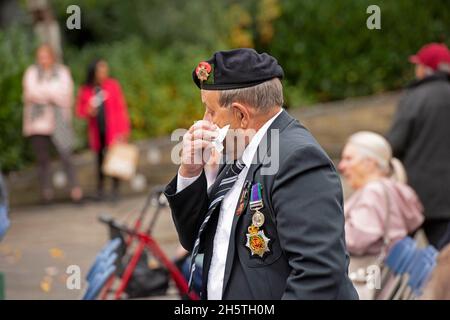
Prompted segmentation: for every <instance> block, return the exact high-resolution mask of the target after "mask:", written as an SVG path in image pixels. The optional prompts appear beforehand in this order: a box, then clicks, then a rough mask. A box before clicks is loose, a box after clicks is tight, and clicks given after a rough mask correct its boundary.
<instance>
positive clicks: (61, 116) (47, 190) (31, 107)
mask: <svg viewBox="0 0 450 320" xmlns="http://www.w3.org/2000/svg"><path fill="white" fill-rule="evenodd" d="M36 60H37V63H36V64H34V65H32V66H30V67H28V69H27V70H26V71H25V75H24V77H23V100H24V113H23V133H24V136H26V137H29V138H30V141H31V146H32V148H33V151H34V153H35V155H36V157H37V161H38V171H39V181H40V186H41V196H42V199H43V201H44V202H49V201H51V200H52V198H53V190H52V187H51V182H50V154H49V153H50V148H51V145H54V146H55V148H56V150H57V152H58V153H59V156H60V158H61V160H62V163H63V165H64V169H65V171H66V174H67V178H68V184H69V187H70V189H71V192H70V195H71V198H72V200H73V201H76V202H77V201H80V200H81V198H82V190H81V188H80V187H79V185H78V182H77V179H76V175H75V172H74V168H73V165H72V161H71V153H72V147H73V143H74V136H73V131H72V125H71V119H72V103H73V81H72V77H71V74H70V71H69V69H68V68H67V67H66V66H64V65H61V64H58V63H56V62H55V55H54V53H53V50H52V48H51V47H50V46H48V45H46V44H43V45H41V46H39V47H38V49H37V52H36Z"/></svg>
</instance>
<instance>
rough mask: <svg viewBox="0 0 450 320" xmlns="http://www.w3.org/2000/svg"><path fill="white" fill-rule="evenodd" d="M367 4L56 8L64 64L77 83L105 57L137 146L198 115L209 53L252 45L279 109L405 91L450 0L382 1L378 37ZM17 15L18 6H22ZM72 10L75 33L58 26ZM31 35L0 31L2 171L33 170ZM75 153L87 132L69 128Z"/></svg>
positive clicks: (133, 3) (444, 27)
mask: <svg viewBox="0 0 450 320" xmlns="http://www.w3.org/2000/svg"><path fill="white" fill-rule="evenodd" d="M372 2H373V1H370V0H346V1H334V0H323V1H316V0H247V1H237V0H217V1H209V0H195V1H183V0H152V1H148V0H129V1H123V0H97V1H96V0H79V1H73V0H58V1H53V2H52V5H53V9H54V11H55V14H56V17H57V19H58V21H59V24H60V26H61V30H62V33H63V34H62V36H63V48H64V62H65V63H66V64H67V65H69V66H70V68H71V70H72V74H73V77H74V80H75V83H76V85H77V88H78V86H79V85H80V84H81V83H82V82H83V81H84V78H85V69H86V66H87V64H88V63H89V62H90V61H91V60H92V59H93V58H96V57H102V58H104V59H106V60H107V61H108V62H109V64H110V67H111V72H112V75H113V76H114V77H115V78H117V79H118V80H119V81H120V83H121V85H122V87H123V89H124V92H125V95H126V99H127V103H128V106H129V110H130V115H131V119H132V125H133V139H143V138H147V137H151V136H159V135H164V134H167V133H169V132H171V131H172V130H173V129H175V128H179V127H188V126H190V124H191V123H192V121H193V120H195V119H198V118H199V117H201V116H202V114H203V109H202V106H201V103H200V98H199V92H198V89H197V88H196V87H195V86H194V85H193V83H192V81H191V72H192V70H193V68H194V67H195V66H196V65H197V63H198V62H199V61H201V60H204V59H207V58H209V57H210V56H211V55H212V53H213V52H214V51H217V50H226V49H231V48H236V47H254V48H256V49H257V50H258V51H267V52H269V53H270V54H272V55H274V56H275V57H277V58H278V60H279V62H280V63H281V65H282V66H283V68H284V70H285V73H286V79H285V80H284V85H285V96H286V99H285V100H286V106H287V107H290V108H294V107H302V106H305V105H309V104H311V103H314V102H321V101H329V100H334V99H342V98H346V97H352V96H359V95H368V94H372V93H378V92H382V91H386V90H393V89H399V88H401V87H402V86H403V85H404V84H405V83H406V82H408V81H409V80H411V79H412V76H413V72H412V68H411V66H410V65H409V63H408V60H407V57H408V56H409V55H410V54H412V53H414V52H416V51H417V50H418V49H419V48H420V47H421V46H422V45H423V44H424V43H427V42H432V41H439V42H446V43H447V44H448V43H449V38H450V3H449V1H448V0H433V1H426V0H396V1H389V0H379V1H377V3H376V4H377V5H379V6H380V8H381V25H382V29H381V30H368V29H367V28H366V20H367V18H368V16H369V14H367V13H366V9H367V7H368V6H369V5H371V4H373V3H372ZM21 3H22V5H23V1H22V2H21ZM71 4H77V5H78V6H80V8H81V30H68V29H67V28H65V24H66V19H67V17H68V14H67V13H66V9H67V7H68V6H69V5H71ZM32 39H33V37H32V30H31V26H30V24H29V23H28V24H27V23H21V25H19V26H13V27H9V28H3V29H0V40H1V41H0V50H1V52H0V70H1V71H0V103H1V105H0V123H1V126H0V150H2V151H1V154H0V165H2V167H3V169H4V170H7V171H8V170H12V169H17V168H20V167H22V166H23V165H24V164H26V163H27V161H29V160H30V156H29V151H28V146H27V145H26V142H25V141H24V139H23V138H22V137H21V118H22V113H21V112H22V109H21V106H22V103H21V77H22V75H23V72H24V70H25V68H26V66H27V65H29V64H30V63H32V61H33V51H34V48H35V46H36V43H35V42H33V40H32ZM75 127H76V130H77V133H78V137H80V143H79V149H83V148H85V147H86V139H85V125H84V123H83V122H82V121H79V120H77V121H76V122H75Z"/></svg>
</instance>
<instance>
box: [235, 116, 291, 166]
mask: <svg viewBox="0 0 450 320" xmlns="http://www.w3.org/2000/svg"><path fill="white" fill-rule="evenodd" d="M281 112H283V108H281V110H280V111H279V112H278V113H277V114H276V115H274V116H273V117H272V118H270V119H269V120H267V122H266V123H264V125H263V126H262V127H261V128H259V130H258V131H257V132H256V134H255V135H254V136H253V138H252V140H251V141H250V143H249V144H248V146H247V147H246V148H245V150H244V152H243V153H242V161H243V162H244V164H245V166H246V167H247V168H250V165H251V164H252V161H253V158H254V156H255V154H256V151H257V150H258V146H259V143H260V142H261V140H262V138H263V137H264V135H265V134H266V132H267V129H269V127H270V125H271V124H272V122H274V121H275V119H276V118H277V117H278V116H279V115H280V114H281Z"/></svg>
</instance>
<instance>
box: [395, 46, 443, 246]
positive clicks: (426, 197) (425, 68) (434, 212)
mask: <svg viewBox="0 0 450 320" xmlns="http://www.w3.org/2000/svg"><path fill="white" fill-rule="evenodd" d="M409 61H410V62H412V63H414V64H415V74H416V80H415V81H414V82H412V83H411V84H410V85H409V86H408V87H407V89H406V92H405V93H404V95H403V97H402V98H401V100H400V103H399V106H398V109H397V112H396V114H395V117H394V121H393V124H392V127H391V129H390V131H389V133H388V135H387V139H388V140H389V142H390V143H391V145H392V149H393V151H394V156H395V157H397V158H399V159H400V160H401V161H402V162H403V163H404V165H405V168H406V171H407V174H408V180H409V181H408V182H409V184H410V185H411V186H412V187H413V188H414V189H415V190H416V192H417V193H418V195H419V197H420V199H421V201H422V203H423V205H424V207H425V223H424V225H423V228H424V230H425V233H426V235H427V238H428V240H429V242H430V243H431V244H432V245H434V246H436V247H437V248H438V249H439V248H440V247H443V246H444V245H445V243H442V241H441V239H443V238H444V235H445V233H446V230H447V229H448V228H449V227H450V165H449V163H450V144H449V142H448V139H449V137H450V125H449V123H448V122H449V119H450V75H449V73H448V69H447V72H445V71H446V68H448V67H449V66H450V52H449V49H448V48H447V46H445V45H444V44H438V43H431V44H427V45H425V46H424V47H422V48H421V49H420V50H419V52H418V53H417V54H416V55H413V56H411V57H410V58H409Z"/></svg>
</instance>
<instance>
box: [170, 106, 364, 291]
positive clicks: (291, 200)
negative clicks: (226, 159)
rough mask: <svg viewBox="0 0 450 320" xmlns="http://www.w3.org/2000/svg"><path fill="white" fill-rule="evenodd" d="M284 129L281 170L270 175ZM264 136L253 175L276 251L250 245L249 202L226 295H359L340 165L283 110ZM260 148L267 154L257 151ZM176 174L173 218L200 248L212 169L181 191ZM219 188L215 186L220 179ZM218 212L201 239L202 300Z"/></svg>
mask: <svg viewBox="0 0 450 320" xmlns="http://www.w3.org/2000/svg"><path fill="white" fill-rule="evenodd" d="M271 129H278V130H279V131H278V132H279V141H277V143H278V146H277V147H279V169H278V171H277V172H276V173H274V174H272V175H264V174H262V173H263V171H264V170H263V169H264V168H268V166H269V164H268V161H267V160H269V159H270V156H269V155H270V154H271V152H274V150H275V147H276V146H272V141H271V140H272V139H271V136H272V131H271ZM266 137H267V139H265V138H264V139H263V140H262V141H267V144H264V143H263V142H261V144H260V145H259V147H258V148H259V149H261V148H263V150H259V151H258V152H257V155H256V156H255V157H256V158H255V159H256V160H255V161H253V164H252V165H251V166H250V168H249V171H248V174H247V177H246V179H247V181H249V182H251V183H255V182H260V183H261V184H262V186H263V190H262V198H263V202H264V208H263V209H262V210H261V211H262V213H263V214H264V216H265V220H266V221H265V223H264V226H263V230H264V232H265V234H266V236H267V237H268V238H269V239H271V240H270V241H269V248H270V252H269V253H268V254H266V255H265V256H264V257H263V258H260V257H259V256H256V255H255V256H251V254H250V251H249V249H248V248H247V247H246V246H245V244H246V234H247V232H248V231H247V229H248V227H249V225H250V224H251V217H252V211H251V210H250V208H249V206H248V205H247V206H246V208H245V209H244V211H243V213H242V214H241V215H235V216H234V220H233V224H232V230H231V237H230V243H229V248H228V254H227V261H226V266H225V275H224V284H223V299H255V300H267V299H357V298H358V296H357V293H356V291H355V289H354V287H353V285H352V283H351V281H350V280H349V278H348V276H347V268H348V262H349V259H348V255H347V252H346V247H345V240H344V214H343V207H342V189H341V184H340V180H339V177H338V175H337V173H336V170H335V168H334V166H333V164H332V162H331V160H330V159H329V158H328V156H327V155H326V154H325V152H324V151H323V150H322V148H321V147H320V146H319V144H318V143H317V142H316V140H315V139H314V138H313V137H312V135H311V134H310V133H309V132H308V131H307V130H306V129H305V128H304V127H303V126H302V125H300V124H299V123H298V121H296V120H295V119H293V118H292V117H291V116H290V115H289V114H288V113H287V112H286V111H283V112H282V113H281V114H280V115H279V116H278V117H277V118H276V119H275V121H274V122H273V123H272V125H271V126H270V128H269V130H268V131H267V133H266ZM258 154H259V155H261V157H258ZM176 182H177V177H175V178H174V179H173V180H172V181H171V182H170V183H169V185H168V186H167V187H166V191H165V194H166V196H167V198H168V201H169V204H170V207H171V210H172V216H173V220H174V222H175V226H176V228H177V231H178V235H179V239H180V241H181V244H182V245H183V247H185V248H186V249H187V250H188V251H190V250H191V249H192V248H193V245H194V241H195V239H196V236H197V232H198V228H199V227H200V224H201V223H202V221H203V217H204V215H205V214H206V208H207V206H208V195H207V182H206V177H205V174H204V173H202V175H201V176H200V177H199V178H198V179H197V180H196V181H195V182H194V183H193V184H191V185H190V186H189V187H187V188H186V189H184V190H182V191H181V192H179V193H176ZM213 187H214V185H213ZM218 211H219V210H216V212H215V213H214V214H213V216H212V217H211V220H210V221H209V224H208V227H207V229H206V232H205V236H204V237H203V238H202V242H201V243H202V244H203V252H204V254H205V257H204V266H203V292H202V298H206V297H207V292H206V284H207V281H208V270H209V267H210V263H211V256H212V250H213V240H214V234H215V230H216V227H217V219H218Z"/></svg>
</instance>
